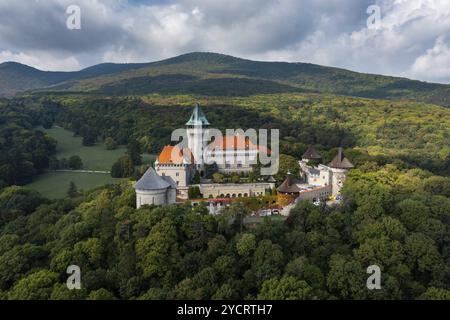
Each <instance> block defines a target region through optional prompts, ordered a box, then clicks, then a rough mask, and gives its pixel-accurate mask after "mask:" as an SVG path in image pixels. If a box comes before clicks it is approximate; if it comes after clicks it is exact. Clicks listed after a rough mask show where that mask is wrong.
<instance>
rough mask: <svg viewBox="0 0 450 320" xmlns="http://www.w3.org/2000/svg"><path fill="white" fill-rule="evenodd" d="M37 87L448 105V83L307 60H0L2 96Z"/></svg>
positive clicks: (196, 56) (202, 56)
mask: <svg viewBox="0 0 450 320" xmlns="http://www.w3.org/2000/svg"><path fill="white" fill-rule="evenodd" d="M11 79H13V80H14V81H11ZM33 89H40V91H63V92H90V93H98V94H107V95H146V94H152V93H159V94H196V95H203V96H250V95H254V94H273V93H292V92H300V93H302V92H303V93H305V92H319V93H332V94H340V95H349V96H356V97H366V98H379V99H413V100H418V101H424V102H431V103H435V104H439V105H444V106H449V105H450V85H443V84H433V83H426V82H421V81H415V80H409V79H405V78H396V77H387V76H381V75H371V74H362V73H357V72H352V71H348V70H344V69H338V68H331V67H323V66H319V65H314V64H307V63H286V62H257V61H251V60H245V59H240V58H235V57H231V56H227V55H221V54H215V53H190V54H185V55H181V56H178V57H174V58H170V59H167V60H163V61H159V62H153V63H142V64H112V63H107V64H100V65H96V66H93V67H90V68H87V69H84V70H81V71H78V72H43V71H39V70H36V69H33V68H30V67H26V66H23V65H19V64H14V63H5V64H1V65H0V96H7V95H12V94H15V93H17V92H20V91H24V90H33Z"/></svg>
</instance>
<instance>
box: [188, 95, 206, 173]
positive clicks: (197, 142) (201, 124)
mask: <svg viewBox="0 0 450 320" xmlns="http://www.w3.org/2000/svg"><path fill="white" fill-rule="evenodd" d="M208 127H209V122H208V120H207V119H206V116H205V114H204V113H203V111H202V109H201V108H200V105H199V104H198V103H197V104H196V105H195V108H194V111H193V112H192V115H191V118H190V119H189V121H188V122H187V123H186V131H187V138H188V147H189V149H190V150H191V152H192V155H193V157H194V161H195V164H196V169H197V170H198V171H200V173H201V172H202V171H203V170H204V167H205V166H204V158H203V153H204V150H205V148H206V146H207V145H208V141H206V140H207V137H208V135H207V130H208Z"/></svg>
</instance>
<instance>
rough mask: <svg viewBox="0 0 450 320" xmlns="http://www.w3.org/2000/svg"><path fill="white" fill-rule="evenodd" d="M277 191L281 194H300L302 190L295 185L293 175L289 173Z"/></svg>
mask: <svg viewBox="0 0 450 320" xmlns="http://www.w3.org/2000/svg"><path fill="white" fill-rule="evenodd" d="M277 191H278V192H281V193H298V192H300V188H299V187H297V185H296V184H295V183H294V180H293V179H292V175H291V174H290V173H288V175H287V178H286V180H284V182H283V183H282V184H281V186H279V187H278V189H277Z"/></svg>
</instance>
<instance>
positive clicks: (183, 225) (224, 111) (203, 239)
mask: <svg viewBox="0 0 450 320" xmlns="http://www.w3.org/2000/svg"><path fill="white" fill-rule="evenodd" d="M195 102H199V103H200V104H201V105H202V108H203V110H204V112H205V114H206V116H207V118H208V120H209V122H210V123H211V124H212V125H213V126H214V127H216V128H218V129H221V130H224V129H226V128H243V129H247V128H268V129H271V128H275V129H280V135H281V143H280V148H281V150H280V152H281V163H280V173H279V175H277V176H276V178H277V180H278V183H280V182H282V180H283V179H284V177H285V173H286V172H287V171H288V170H290V169H291V170H292V166H293V165H295V164H296V160H298V159H299V158H300V157H301V155H302V154H303V152H304V151H305V150H306V148H307V147H308V145H311V144H312V145H314V146H315V147H316V148H317V150H318V151H319V152H320V153H321V154H322V156H323V158H324V162H325V163H326V162H327V161H329V160H331V158H332V157H333V156H334V155H335V154H336V150H337V148H338V147H340V146H342V147H344V148H345V153H346V155H347V157H348V158H349V159H350V160H351V161H352V163H353V164H355V166H356V169H354V170H352V171H351V172H350V174H349V177H348V179H347V181H346V183H345V186H344V191H343V196H344V197H343V198H344V201H343V202H342V203H341V204H340V205H336V206H333V207H327V206H321V207H317V206H313V205H312V204H310V203H308V202H300V203H299V204H298V205H297V206H296V207H295V208H294V209H293V210H292V211H291V213H290V215H289V216H288V217H287V218H286V219H274V218H270V217H266V218H265V219H262V221H261V222H260V223H257V224H247V223H245V218H246V217H247V216H248V215H249V214H250V212H249V210H248V208H247V207H245V206H244V205H242V204H239V203H237V204H235V205H233V206H231V207H230V208H229V209H227V211H226V213H225V214H223V215H220V216H212V215H208V214H207V209H206V208H205V207H203V206H198V207H194V208H193V207H192V206H191V205H190V204H189V203H185V204H183V205H174V206H169V207H164V208H161V207H149V206H145V207H143V208H141V209H139V210H137V209H135V207H136V206H135V193H134V190H133V188H132V180H134V179H137V178H139V175H140V174H141V173H142V170H140V171H137V172H135V173H134V175H133V176H132V179H131V180H127V179H125V180H122V181H121V182H118V183H115V184H111V185H105V186H98V187H97V188H96V189H94V190H84V191H80V190H76V187H75V186H73V185H71V189H69V190H68V196H67V197H66V198H64V199H59V200H50V199H48V197H47V196H46V195H45V194H40V193H38V192H36V191H32V190H29V189H27V188H26V185H27V184H28V183H29V182H30V181H32V180H33V179H34V178H36V177H39V175H40V174H41V173H42V172H44V171H45V170H47V169H49V168H50V167H51V166H52V165H53V164H54V163H55V152H56V148H57V141H56V140H55V139H53V138H51V137H50V136H49V135H48V134H46V133H45V132H44V131H42V130H40V129H39V128H41V127H43V128H46V129H48V128H51V127H52V126H54V125H58V126H61V127H63V128H64V129H67V130H70V131H71V132H73V134H74V135H75V136H77V137H80V138H81V140H82V143H83V145H85V146H92V145H94V144H99V143H101V144H105V145H106V147H107V148H109V147H111V148H115V147H117V146H120V147H124V146H128V151H127V152H128V153H130V148H131V147H130V146H132V147H133V149H134V150H135V152H133V155H134V156H135V158H136V159H132V160H133V162H135V161H136V163H137V162H139V160H140V155H139V152H140V153H147V154H157V153H158V152H159V151H160V150H161V148H162V147H163V146H164V145H166V144H169V143H170V134H171V132H172V131H173V130H174V129H175V128H180V127H181V128H182V127H184V124H185V122H186V120H187V119H188V118H189V115H190V113H191V112H192V106H193V104H194V103H195ZM449 135H450V109H448V108H446V107H442V106H437V105H433V104H428V103H423V102H412V101H409V100H376V99H367V98H357V97H345V96H335V95H326V94H315V93H292V92H287V93H270V94H254V95H251V94H250V95H248V96H228V97H214V96H208V97H205V96H197V95H193V94H171V95H165V94H150V95H141V96H101V95H90V94H80V93H59V94H56V93H54V94H48V93H39V94H29V95H24V96H21V97H16V98H12V99H2V100H0V299H55V300H56V299H102V300H103V299H450V167H449V165H450V139H449ZM136 150H139V152H137V151H136ZM136 153H137V154H136ZM115 160H116V159H115ZM119 160H120V159H119ZM131 166H132V165H131ZM131 169H132V167H131ZM294 171H295V170H294ZM294 173H295V174H297V172H294ZM67 186H69V181H67ZM69 265H78V266H80V268H81V272H82V289H81V290H72V291H71V290H68V289H67V287H66V279H67V277H68V275H67V273H66V268H67V267H68V266H69ZM370 265H378V266H380V268H381V272H382V289H381V290H374V291H370V290H367V287H366V280H367V277H368V274H367V273H366V269H367V267H369V266H370Z"/></svg>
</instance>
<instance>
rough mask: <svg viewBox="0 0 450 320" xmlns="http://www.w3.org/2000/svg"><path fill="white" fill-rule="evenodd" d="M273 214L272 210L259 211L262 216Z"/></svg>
mask: <svg viewBox="0 0 450 320" xmlns="http://www.w3.org/2000/svg"><path fill="white" fill-rule="evenodd" d="M271 215H272V210H262V211H261V212H260V213H259V216H260V217H269V216H271Z"/></svg>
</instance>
